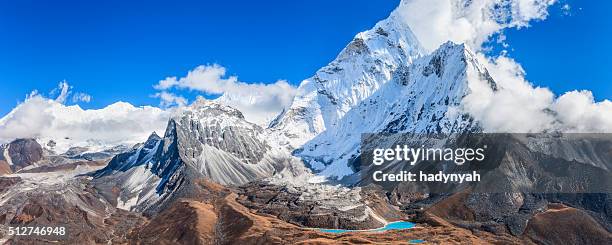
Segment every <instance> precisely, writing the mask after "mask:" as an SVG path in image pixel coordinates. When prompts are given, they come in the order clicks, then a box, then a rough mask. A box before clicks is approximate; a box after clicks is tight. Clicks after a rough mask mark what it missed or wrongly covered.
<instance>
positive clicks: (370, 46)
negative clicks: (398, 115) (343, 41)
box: [270, 13, 425, 147]
mask: <svg viewBox="0 0 612 245" xmlns="http://www.w3.org/2000/svg"><path fill="white" fill-rule="evenodd" d="M424 53H425V52H424V49H423V48H422V46H421V44H420V43H419V42H418V40H417V39H416V37H415V35H414V34H413V33H412V32H411V31H410V28H409V27H408V26H407V25H406V24H404V23H403V22H402V21H400V20H399V16H398V15H397V14H396V13H392V14H391V15H390V16H389V17H388V18H387V19H384V20H382V21H380V22H378V23H377V24H376V25H375V26H374V27H373V28H372V29H370V30H368V31H364V32H361V33H358V34H357V35H356V36H355V38H354V39H353V40H352V41H351V42H350V43H349V44H348V45H347V46H346V47H345V48H344V49H343V50H342V52H341V53H340V54H339V55H338V57H336V59H335V60H334V61H332V62H330V63H329V64H328V65H327V66H325V67H323V68H321V69H320V70H319V71H317V72H316V73H315V75H314V76H313V77H311V78H308V79H306V80H304V81H303V82H302V83H301V84H300V86H299V88H298V92H297V95H296V96H295V98H294V100H293V103H292V105H291V106H290V108H288V109H287V110H285V111H284V112H283V113H282V114H281V115H280V117H279V118H277V120H274V121H273V123H272V124H271V125H270V128H272V129H273V130H275V131H277V132H280V134H281V135H282V136H284V137H286V139H287V142H283V143H286V144H288V145H290V146H291V147H299V146H300V145H301V144H303V143H305V142H306V141H307V140H309V139H311V138H312V137H314V136H315V135H317V134H319V133H321V132H323V131H324V130H325V129H327V128H330V127H334V126H335V125H336V124H337V123H338V121H339V120H340V119H342V117H344V115H345V113H346V112H348V111H349V110H350V109H351V108H352V107H354V106H355V105H357V104H359V103H360V102H361V101H362V100H364V99H366V98H368V97H369V96H370V95H371V94H373V93H374V92H375V91H376V90H378V89H379V88H380V87H381V86H382V85H383V84H385V83H386V82H388V81H389V80H390V79H391V77H392V74H393V73H394V72H395V70H396V69H397V68H398V67H400V66H401V65H405V64H410V63H412V62H413V60H414V59H416V58H418V57H420V56H422V55H423V54H424Z"/></svg>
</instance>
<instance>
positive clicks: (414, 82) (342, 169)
mask: <svg viewBox="0 0 612 245" xmlns="http://www.w3.org/2000/svg"><path fill="white" fill-rule="evenodd" d="M472 75H478V76H482V77H490V76H488V72H487V71H486V69H485V68H483V67H482V66H481V65H479V64H478V62H477V60H476V58H475V56H474V55H473V54H472V52H471V51H469V50H467V49H466V47H465V46H464V45H459V44H453V43H450V42H449V43H446V44H444V45H442V46H441V47H440V48H439V49H437V50H436V51H434V52H433V53H432V54H430V55H427V56H424V57H422V58H419V59H417V60H415V61H414V62H413V63H412V64H409V65H407V66H402V67H400V68H398V69H397V70H396V71H395V73H394V74H393V78H392V80H391V82H388V83H385V84H384V85H382V87H381V88H380V89H378V90H377V91H376V92H375V93H373V94H372V95H371V96H370V97H369V98H367V99H365V100H363V101H362V102H361V103H359V104H358V105H356V106H355V107H354V108H353V109H351V110H350V111H348V112H347V113H346V114H345V116H344V117H343V118H342V119H341V120H339V121H338V123H337V126H336V127H332V128H328V129H327V130H326V131H325V132H323V133H321V134H319V135H317V136H316V137H315V138H313V139H312V140H310V141H309V142H307V143H306V144H304V146H303V147H302V148H303V149H300V150H299V151H298V153H297V155H298V156H300V157H302V158H304V159H305V160H306V161H307V162H308V163H309V164H310V165H311V166H312V167H313V168H314V169H315V170H317V171H320V172H321V174H323V175H326V176H337V177H342V176H346V175H350V174H352V173H353V172H354V171H355V169H354V168H351V166H350V165H351V164H352V162H353V161H355V159H358V156H359V150H360V149H359V147H360V141H361V134H362V133H404V132H410V133H417V134H418V133H446V134H448V133H454V132H474V131H479V130H480V128H479V126H478V124H477V122H474V121H473V119H472V118H471V117H470V116H469V115H468V114H466V113H463V112H462V111H461V108H460V105H461V101H462V99H463V98H464V97H465V96H466V95H467V94H468V93H470V90H469V86H468V82H469V81H468V77H470V76H472ZM490 81H491V83H490V86H491V87H495V86H496V85H495V82H494V81H492V79H490Z"/></svg>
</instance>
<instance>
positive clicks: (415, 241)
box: [408, 239, 425, 244]
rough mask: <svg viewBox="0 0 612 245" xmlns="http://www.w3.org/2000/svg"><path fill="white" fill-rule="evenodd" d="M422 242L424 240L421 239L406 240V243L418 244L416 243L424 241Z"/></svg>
mask: <svg viewBox="0 0 612 245" xmlns="http://www.w3.org/2000/svg"><path fill="white" fill-rule="evenodd" d="M424 242H425V240H422V239H414V240H410V241H408V243H410V244H418V243H424Z"/></svg>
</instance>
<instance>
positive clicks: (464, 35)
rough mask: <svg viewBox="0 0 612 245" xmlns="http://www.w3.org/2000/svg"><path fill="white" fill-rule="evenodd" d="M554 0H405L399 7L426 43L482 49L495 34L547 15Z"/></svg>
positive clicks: (418, 35)
mask: <svg viewBox="0 0 612 245" xmlns="http://www.w3.org/2000/svg"><path fill="white" fill-rule="evenodd" d="M554 2H555V1H554V0H403V1H402V2H401V3H400V6H399V7H398V8H397V9H396V10H395V11H396V13H397V14H399V15H400V16H401V17H402V19H403V20H404V21H406V23H407V24H408V25H409V26H410V28H411V30H412V31H413V32H414V33H415V35H416V36H417V38H418V39H419V41H421V43H422V44H423V46H424V47H425V48H427V49H429V50H434V49H436V48H437V47H438V46H440V45H441V44H442V43H444V42H446V41H449V40H450V41H453V42H456V43H466V44H468V46H470V47H471V48H472V49H473V50H476V51H478V50H479V49H480V48H482V44H483V43H484V42H486V41H487V40H488V39H489V38H490V37H491V36H492V35H493V34H496V33H500V32H501V31H502V30H503V29H505V28H511V27H525V26H528V24H529V21H531V20H538V19H544V18H546V16H547V15H548V12H547V8H548V6H550V5H551V4H553V3H554Z"/></svg>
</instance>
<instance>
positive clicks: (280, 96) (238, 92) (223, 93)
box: [154, 64, 296, 124]
mask: <svg viewBox="0 0 612 245" xmlns="http://www.w3.org/2000/svg"><path fill="white" fill-rule="evenodd" d="M154 88H155V89H157V90H161V91H162V92H160V93H158V94H156V96H157V97H159V98H161V99H162V103H166V104H167V103H168V101H170V102H172V103H174V104H178V103H176V100H174V98H173V97H170V96H169V95H171V94H170V93H169V92H167V91H168V90H170V89H188V90H192V91H198V92H203V93H205V94H208V95H220V97H219V98H218V99H217V101H218V102H221V103H224V104H226V105H229V106H232V107H235V108H237V109H238V110H240V111H242V112H243V114H244V116H245V118H246V119H247V120H249V121H252V122H255V123H258V124H266V123H267V122H269V121H270V120H271V119H272V118H274V116H276V115H277V114H278V113H280V112H281V110H282V109H283V108H285V107H287V106H289V104H290V103H291V100H292V99H293V96H294V95H295V90H296V88H295V87H293V86H291V85H290V84H289V83H287V82H286V81H284V80H279V81H277V82H275V83H269V84H264V83H246V82H242V81H239V80H238V77H236V76H226V69H225V67H222V66H220V65H217V64H213V65H201V66H198V67H196V68H195V69H193V70H191V71H189V72H188V73H187V75H186V76H185V77H181V78H177V77H168V78H166V79H164V80H161V81H159V83H157V84H156V85H155V86H154ZM163 93H166V97H167V99H168V100H165V99H164V97H163V95H164V94H163Z"/></svg>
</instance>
